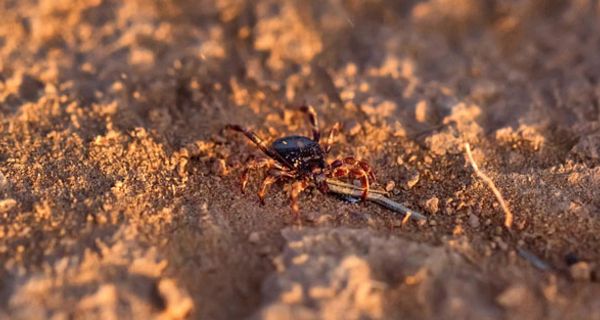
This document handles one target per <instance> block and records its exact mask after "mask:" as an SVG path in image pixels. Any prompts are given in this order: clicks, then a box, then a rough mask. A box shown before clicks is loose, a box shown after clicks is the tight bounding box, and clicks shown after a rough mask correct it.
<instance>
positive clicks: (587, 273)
mask: <svg viewBox="0 0 600 320" xmlns="http://www.w3.org/2000/svg"><path fill="white" fill-rule="evenodd" d="M569 272H570V273H571V277H573V279H575V280H580V281H590V279H591V278H592V267H591V265H590V264H589V263H587V262H585V261H580V262H577V263H575V264H574V265H572V266H570V267H569Z"/></svg>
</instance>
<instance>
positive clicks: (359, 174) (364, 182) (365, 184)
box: [350, 169, 369, 201]
mask: <svg viewBox="0 0 600 320" xmlns="http://www.w3.org/2000/svg"><path fill="white" fill-rule="evenodd" d="M350 175H351V176H352V177H354V178H358V179H360V184H361V186H362V188H363V193H362V197H361V198H362V201H366V200H367V195H368V194H369V175H368V174H367V172H366V171H364V170H362V169H354V170H351V171H350Z"/></svg>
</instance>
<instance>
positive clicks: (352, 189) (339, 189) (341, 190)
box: [327, 179, 427, 220]
mask: <svg viewBox="0 0 600 320" xmlns="http://www.w3.org/2000/svg"><path fill="white" fill-rule="evenodd" d="M327 186H328V187H329V191H330V192H333V193H337V194H341V195H346V196H351V197H357V198H360V197H361V196H362V192H363V189H362V188H359V187H356V186H354V185H351V184H348V183H344V182H341V181H339V180H335V179H327ZM386 194H387V193H386V192H385V191H379V190H369V192H368V193H367V200H370V201H373V202H375V203H377V204H379V205H381V206H383V207H385V208H387V209H390V210H392V211H395V212H398V213H401V214H404V215H406V216H405V219H408V218H412V219H416V220H426V219H427V217H425V216H424V215H423V214H421V213H419V212H416V211H414V210H411V209H409V208H407V207H405V206H404V205H402V204H400V203H398V202H396V201H393V200H392V199H390V198H388V197H386V196H385V195H386Z"/></svg>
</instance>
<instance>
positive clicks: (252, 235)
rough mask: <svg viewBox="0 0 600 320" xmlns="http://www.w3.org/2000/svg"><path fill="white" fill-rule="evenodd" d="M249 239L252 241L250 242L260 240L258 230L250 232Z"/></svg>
mask: <svg viewBox="0 0 600 320" xmlns="http://www.w3.org/2000/svg"><path fill="white" fill-rule="evenodd" d="M248 241H250V243H258V242H259V241H260V235H259V234H258V232H256V231H254V232H252V233H250V235H249V236H248Z"/></svg>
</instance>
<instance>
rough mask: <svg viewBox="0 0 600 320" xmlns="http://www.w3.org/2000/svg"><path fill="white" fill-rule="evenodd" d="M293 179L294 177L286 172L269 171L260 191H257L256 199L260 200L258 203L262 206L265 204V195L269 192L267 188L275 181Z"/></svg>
mask: <svg viewBox="0 0 600 320" xmlns="http://www.w3.org/2000/svg"><path fill="white" fill-rule="evenodd" d="M284 177H287V178H294V175H293V174H292V173H290V172H286V171H281V170H269V171H268V172H267V175H266V176H265V178H264V180H263V182H262V184H261V186H260V189H259V190H258V193H257V195H258V199H259V200H260V203H261V204H262V205H264V204H265V195H266V194H267V191H269V187H270V186H271V185H272V184H273V183H275V182H277V180H279V179H281V178H284Z"/></svg>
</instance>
